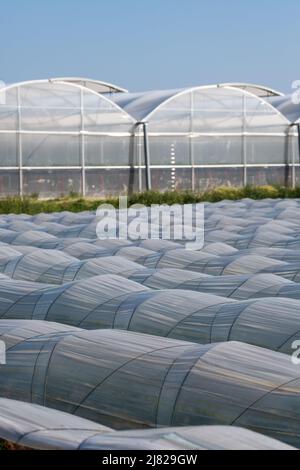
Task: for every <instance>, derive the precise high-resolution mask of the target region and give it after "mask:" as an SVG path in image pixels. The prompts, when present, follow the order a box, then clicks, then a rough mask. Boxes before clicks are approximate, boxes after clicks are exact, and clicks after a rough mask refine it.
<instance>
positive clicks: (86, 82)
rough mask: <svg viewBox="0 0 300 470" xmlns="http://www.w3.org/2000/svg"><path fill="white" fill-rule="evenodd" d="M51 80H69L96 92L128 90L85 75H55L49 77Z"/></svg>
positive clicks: (122, 91)
mask: <svg viewBox="0 0 300 470" xmlns="http://www.w3.org/2000/svg"><path fill="white" fill-rule="evenodd" d="M49 80H50V81H53V82H69V83H75V84H77V85H81V86H83V87H85V88H89V89H90V90H93V91H96V92H97V93H127V92H128V90H126V89H125V88H122V87H120V86H118V85H114V84H113V83H108V82H104V81H102V80H95V79H92V78H85V77H55V78H51V79H49Z"/></svg>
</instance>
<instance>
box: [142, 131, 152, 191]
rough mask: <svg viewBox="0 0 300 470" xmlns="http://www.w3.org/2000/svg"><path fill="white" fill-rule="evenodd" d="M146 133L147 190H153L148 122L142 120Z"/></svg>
mask: <svg viewBox="0 0 300 470" xmlns="http://www.w3.org/2000/svg"><path fill="white" fill-rule="evenodd" d="M142 125H143V134H144V154H145V166H146V190H147V191H151V168H150V153H149V139H148V122H142Z"/></svg>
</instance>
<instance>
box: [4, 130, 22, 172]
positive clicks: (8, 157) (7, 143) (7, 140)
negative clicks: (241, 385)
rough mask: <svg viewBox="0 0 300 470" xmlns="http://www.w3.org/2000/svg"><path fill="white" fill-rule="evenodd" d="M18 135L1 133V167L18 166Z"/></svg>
mask: <svg viewBox="0 0 300 470" xmlns="http://www.w3.org/2000/svg"><path fill="white" fill-rule="evenodd" d="M17 149H18V136H17V134H16V133H13V134H1V133H0V168H1V167H5V166H6V167H17V166H18V150H17Z"/></svg>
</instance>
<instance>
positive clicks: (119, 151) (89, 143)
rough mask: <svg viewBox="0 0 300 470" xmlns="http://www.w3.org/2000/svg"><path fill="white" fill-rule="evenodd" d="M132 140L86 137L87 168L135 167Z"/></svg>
mask: <svg viewBox="0 0 300 470" xmlns="http://www.w3.org/2000/svg"><path fill="white" fill-rule="evenodd" d="M132 145H133V141H132V138H129V137H128V136H127V137H121V136H120V137H118V136H90V135H88V136H86V137H85V164H86V166H128V165H130V164H131V165H133V162H132V161H131V155H132V151H133V149H132Z"/></svg>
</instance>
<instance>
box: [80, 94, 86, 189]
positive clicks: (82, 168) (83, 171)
mask: <svg viewBox="0 0 300 470" xmlns="http://www.w3.org/2000/svg"><path fill="white" fill-rule="evenodd" d="M83 100H84V97H83V90H82V89H81V90H80V114H81V134H80V153H81V191H82V195H83V196H85V195H86V185H85V135H84V102H83Z"/></svg>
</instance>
